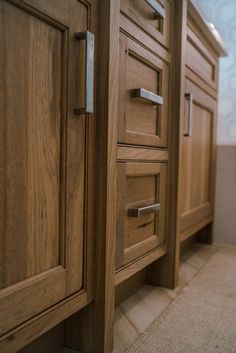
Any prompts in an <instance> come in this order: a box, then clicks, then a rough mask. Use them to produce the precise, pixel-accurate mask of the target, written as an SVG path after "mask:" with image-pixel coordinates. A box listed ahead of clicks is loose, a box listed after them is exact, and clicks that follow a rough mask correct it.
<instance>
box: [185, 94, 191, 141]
mask: <svg viewBox="0 0 236 353" xmlns="http://www.w3.org/2000/svg"><path fill="white" fill-rule="evenodd" d="M185 98H186V99H188V100H189V111H188V132H187V133H185V134H184V136H189V137H191V136H192V129H193V95H192V94H191V93H186V94H185Z"/></svg>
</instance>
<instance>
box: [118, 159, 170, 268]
mask: <svg viewBox="0 0 236 353" xmlns="http://www.w3.org/2000/svg"><path fill="white" fill-rule="evenodd" d="M166 169H167V164H166V163H141V162H140V163H133V162H126V163H118V185H117V187H118V190H119V193H118V200H117V201H118V205H117V212H118V214H117V234H116V237H117V239H116V244H117V245H116V269H118V268H120V267H122V266H124V265H126V264H128V263H130V262H131V261H134V260H136V259H137V258H139V257H140V256H143V255H144V254H146V253H148V252H149V251H151V250H153V249H155V248H157V247H158V246H161V245H164V243H165V217H166Z"/></svg>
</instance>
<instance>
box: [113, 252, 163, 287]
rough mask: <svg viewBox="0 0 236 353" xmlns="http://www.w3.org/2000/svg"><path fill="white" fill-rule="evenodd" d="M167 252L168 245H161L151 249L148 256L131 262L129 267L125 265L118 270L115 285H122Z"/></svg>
mask: <svg viewBox="0 0 236 353" xmlns="http://www.w3.org/2000/svg"><path fill="white" fill-rule="evenodd" d="M166 253H167V246H166V245H164V246H161V247H160V248H158V249H155V250H153V251H150V252H149V253H148V256H143V257H140V258H139V259H137V260H136V261H134V262H132V263H131V264H129V265H128V266H127V267H124V268H123V269H122V270H121V271H117V272H116V274H115V286H118V285H120V284H121V283H123V282H124V281H126V280H127V279H129V278H131V277H132V276H134V275H135V274H136V273H138V272H139V271H141V270H143V269H144V268H146V267H148V266H149V265H151V264H153V263H154V262H155V261H156V260H157V259H160V258H162V257H163V256H164V255H166Z"/></svg>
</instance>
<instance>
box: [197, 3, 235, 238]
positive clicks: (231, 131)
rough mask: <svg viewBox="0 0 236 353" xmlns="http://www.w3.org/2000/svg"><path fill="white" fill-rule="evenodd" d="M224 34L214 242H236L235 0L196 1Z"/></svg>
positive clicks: (203, 12) (205, 14)
mask: <svg viewBox="0 0 236 353" xmlns="http://www.w3.org/2000/svg"><path fill="white" fill-rule="evenodd" d="M193 3H194V4H195V5H196V6H197V7H198V8H199V10H200V12H202V14H203V15H204V17H205V18H206V19H207V20H208V21H210V22H212V23H213V24H214V25H215V27H216V29H217V30H218V32H219V33H220V35H221V36H222V38H223V40H224V42H225V44H226V47H227V48H228V50H229V56H228V57H227V58H222V59H221V61H220V86H219V108H218V109H219V116H218V129H217V144H218V147H217V149H218V157H217V178H216V203H215V225H214V241H215V242H218V243H229V244H236V0H193Z"/></svg>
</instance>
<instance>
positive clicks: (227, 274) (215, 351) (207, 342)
mask: <svg viewBox="0 0 236 353" xmlns="http://www.w3.org/2000/svg"><path fill="white" fill-rule="evenodd" d="M126 353H236V247H235V248H234V247H229V248H227V247H224V248H220V249H219V250H218V251H217V252H216V253H215V254H214V255H213V256H212V257H211V259H210V260H209V262H208V263H207V264H206V266H205V267H204V268H203V269H202V270H201V271H200V272H199V273H198V275H197V276H196V277H195V278H194V279H193V280H192V281H191V282H190V283H189V284H188V285H187V286H186V287H185V289H184V290H183V292H182V293H181V294H180V295H179V296H178V297H177V298H176V299H175V300H174V301H173V302H172V303H171V304H170V305H169V306H168V307H167V309H166V310H164V311H163V312H162V314H161V315H160V316H159V317H158V319H157V320H155V321H154V322H153V323H152V324H151V325H150V326H149V327H148V328H147V330H146V331H145V332H144V333H143V334H142V335H141V336H139V338H138V339H137V340H136V341H135V342H134V344H133V345H132V346H131V347H130V348H129V349H128V350H127V351H126Z"/></svg>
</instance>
